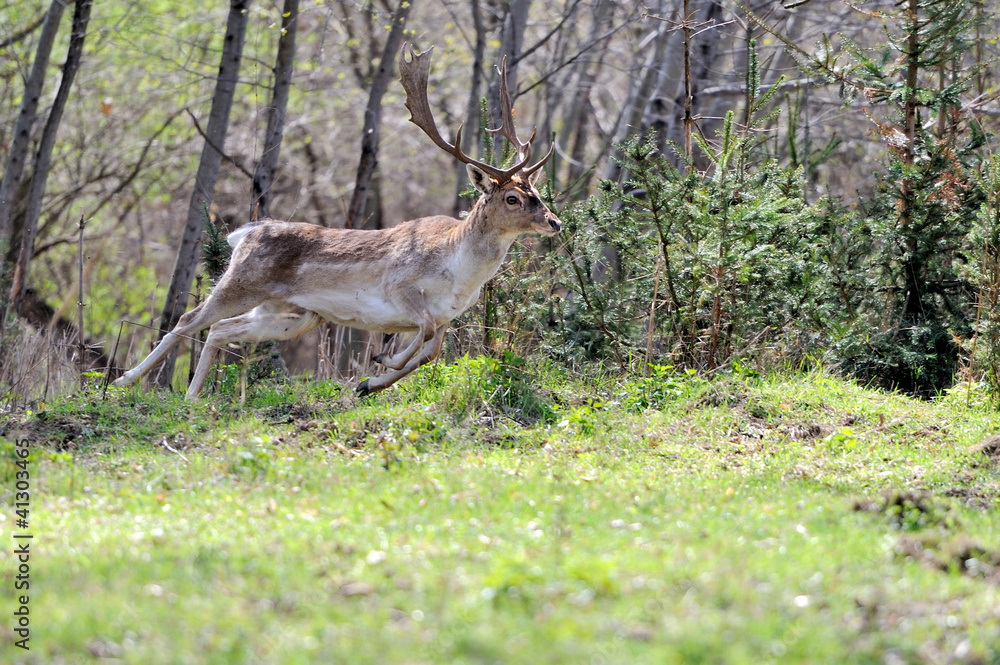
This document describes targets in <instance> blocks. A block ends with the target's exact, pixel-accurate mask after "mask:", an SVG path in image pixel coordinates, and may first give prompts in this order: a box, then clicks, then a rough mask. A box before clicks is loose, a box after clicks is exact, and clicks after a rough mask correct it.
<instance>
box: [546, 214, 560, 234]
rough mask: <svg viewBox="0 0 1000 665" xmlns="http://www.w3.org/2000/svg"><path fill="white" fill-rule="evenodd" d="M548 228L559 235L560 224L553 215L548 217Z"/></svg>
mask: <svg viewBox="0 0 1000 665" xmlns="http://www.w3.org/2000/svg"><path fill="white" fill-rule="evenodd" d="M549 226H551V227H552V230H553V231H555V232H556V233H559V231H560V229H562V222H560V221H559V218H558V217H555V216H554V215H553V216H550V217H549Z"/></svg>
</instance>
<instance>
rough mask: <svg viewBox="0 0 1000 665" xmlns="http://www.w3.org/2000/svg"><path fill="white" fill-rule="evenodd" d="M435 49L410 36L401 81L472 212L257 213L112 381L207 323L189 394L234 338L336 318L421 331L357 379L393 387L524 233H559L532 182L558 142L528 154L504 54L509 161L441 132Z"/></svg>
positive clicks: (438, 344) (413, 116)
mask: <svg viewBox="0 0 1000 665" xmlns="http://www.w3.org/2000/svg"><path fill="white" fill-rule="evenodd" d="M407 48H409V57H407ZM433 48H434V47H433V46H431V47H430V48H428V49H427V50H426V51H423V52H416V51H414V48H413V46H412V45H407V44H404V45H403V47H402V49H401V50H400V54H399V58H398V60H399V74H400V82H401V83H402V85H403V89H404V91H405V93H406V101H405V106H406V108H407V110H408V111H409V112H410V118H409V121H410V122H412V123H414V124H415V125H416V126H417V127H419V128H420V129H421V130H422V131H423V133H424V134H426V135H427V136H428V137H429V138H430V139H431V141H432V142H433V143H434V144H435V145H436V146H437V147H438V148H440V149H441V150H443V151H444V152H445V153H447V154H449V155H451V156H453V157H454V158H455V159H456V160H458V161H459V162H461V163H464V164H465V165H466V170H467V171H468V175H469V180H470V181H471V183H472V185H473V186H474V187H475V189H476V190H478V192H479V198H478V200H477V201H476V202H475V204H474V205H473V206H472V209H471V210H470V211H469V213H468V214H467V215H466V216H465V218H464V219H456V218H454V217H450V216H445V215H434V216H429V217H421V218H419V219H414V220H410V221H406V222H402V223H400V224H398V225H396V226H393V227H390V228H386V229H345V228H326V227H321V226H318V225H314V224H308V223H301V222H291V221H280V220H273V219H268V220H260V221H258V222H251V223H248V224H246V225H244V226H242V227H240V228H238V229H236V230H235V231H233V232H232V233H230V234H229V235H228V236H227V241H228V242H229V244H230V245H231V246H232V248H233V249H232V256H231V258H230V263H229V267H228V268H227V269H226V271H225V272H224V273H223V274H222V276H221V277H220V278H219V280H218V282H217V283H216V285H215V288H214V289H213V290H212V292H211V294H210V295H209V296H208V297H207V298H206V299H205V300H204V301H203V302H202V303H201V304H199V305H198V306H197V307H195V308H194V309H192V310H191V311H189V312H187V313H185V314H184V315H183V316H181V318H180V319H179V320H178V322H177V325H176V326H175V327H174V328H173V329H172V330H171V331H170V332H169V333H167V334H166V335H165V336H164V337H163V338H162V339H161V340H160V342H159V343H158V344H157V345H156V347H155V348H154V349H153V350H152V351H151V352H150V353H149V355H148V356H146V358H145V359H144V360H142V362H140V363H139V364H138V365H137V366H136V367H134V368H133V369H131V370H129V371H127V372H125V373H124V374H123V375H122V376H121V377H120V378H119V379H118V380H117V381H115V384H114V385H116V386H126V385H129V384H132V383H135V382H136V381H138V380H140V379H141V378H142V377H143V376H145V375H146V374H148V373H149V372H150V371H151V370H152V369H153V368H154V367H155V366H156V365H158V364H159V363H160V362H161V361H162V360H163V358H164V357H166V355H167V354H168V353H169V352H170V350H171V349H173V348H174V347H175V346H177V345H178V344H180V343H181V342H182V341H183V340H184V339H190V338H193V336H194V335H196V334H197V333H198V332H200V331H202V330H204V329H205V328H208V329H209V333H208V337H207V339H206V340H205V345H204V350H203V352H202V354H201V358H200V360H199V361H198V366H197V368H196V369H195V372H194V375H193V377H192V379H191V382H190V384H189V385H188V389H187V393H186V398H187V399H188V400H195V399H197V396H198V394H199V392H200V391H201V389H202V387H203V386H204V384H205V381H206V379H207V377H208V375H209V372H210V370H211V367H212V365H213V363H214V362H215V357H216V355H217V354H218V352H219V351H221V350H223V349H225V348H226V347H227V345H228V344H230V343H233V342H262V341H268V340H286V339H294V338H296V337H299V336H300V335H303V334H305V333H306V332H309V331H310V330H312V329H314V328H316V327H317V326H318V325H319V324H320V323H322V322H324V321H330V322H333V323H336V324H340V325H343V326H349V327H352V328H359V329H362V330H369V331H375V332H382V333H406V334H409V335H412V338H410V339H409V342H408V343H407V344H406V345H405V346H404V347H403V348H402V349H400V350H399V351H397V352H395V353H380V354H378V355H376V356H374V357H373V358H372V360H373V361H374V362H376V363H378V364H380V365H382V366H383V367H384V368H385V369H386V370H387V371H385V372H383V373H381V374H379V375H377V376H373V377H368V378H365V379H363V380H362V381H360V382H359V383H358V384H357V386H356V388H355V389H356V391H357V393H358V394H359V395H361V396H364V395H368V394H370V393H374V392H377V391H381V390H385V389H386V388H388V387H390V386H392V385H393V384H394V383H396V382H397V381H399V380H400V379H402V378H403V377H405V376H407V375H408V374H410V373H412V372H413V371H415V370H416V369H417V368H418V367H420V366H422V365H425V364H427V363H429V362H431V361H433V360H435V359H436V358H437V357H438V356H439V355H440V353H441V349H442V346H443V344H444V339H445V333H446V331H447V329H448V326H449V324H450V323H451V321H452V320H453V319H455V318H456V317H458V316H460V315H461V314H462V313H464V312H465V311H466V310H468V309H469V308H470V307H471V306H472V305H473V304H474V303H475V302H476V301H477V300H478V299H479V294H480V290H481V289H482V287H483V285H484V284H485V283H486V282H487V281H488V280H490V279H491V278H492V277H493V276H494V275H495V274H496V273H497V271H498V270H499V268H500V265H501V263H502V262H503V260H504V257H505V256H506V255H507V251H508V250H509V249H510V246H511V245H512V244H513V243H514V241H515V239H517V238H518V237H519V236H522V235H525V234H535V235H541V236H554V235H556V234H558V233H559V231H560V229H561V227H562V222H561V221H560V220H559V218H558V217H557V216H556V215H555V214H554V213H553V212H552V211H551V210H549V208H548V207H547V206H546V205H545V203H544V202H543V201H542V198H541V195H540V194H539V192H538V190H537V189H536V188H535V181H536V179H537V177H538V175H539V174H540V172H541V168H542V166H544V165H545V163H546V162H547V161H548V160H549V158H551V156H552V152H553V148H554V146H550V148H549V150H548V152H547V153H546V154H545V156H544V157H543V158H542V159H541V160H539V161H538V162H536V163H534V164H532V165H530V166H529V165H528V164H529V162H530V161H531V149H532V144H533V143H534V141H535V137H536V134H537V129H536V130H534V131H532V133H531V136H530V137H529V138H528V140H527V141H521V140H520V139H519V138H518V135H517V130H516V128H515V126H514V112H513V107H512V104H511V99H510V94H509V91H508V89H507V63H506V58H505V59H504V60H503V62H502V63H501V66H500V67H498V68H497V72H498V74H499V77H500V85H499V93H500V94H499V102H500V104H499V105H500V109H499V115H500V126H499V127H497V128H487V131H489V132H490V133H492V134H497V135H500V136H502V137H503V138H505V139H506V140H507V141H509V142H510V144H511V146H512V148H513V149H515V150H516V156H515V158H514V162H513V164H512V165H511V166H509V167H508V168H500V167H496V166H492V165H490V164H488V163H486V162H483V161H479V160H476V159H473V158H471V157H469V156H467V155H466V154H465V153H464V152H463V151H462V149H461V145H462V129H463V127H462V126H459V128H458V130H457V131H456V133H455V140H454V143H449V142H448V141H447V140H445V139H444V137H442V136H441V134H440V132H439V131H438V129H437V125H436V124H435V122H434V118H433V115H432V113H431V107H430V103H429V102H428V99H427V84H428V78H429V74H430V56H431V52H432V51H433ZM403 341H404V342H406V337H404V339H403Z"/></svg>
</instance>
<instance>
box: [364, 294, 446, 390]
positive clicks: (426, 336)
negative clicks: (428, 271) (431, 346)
mask: <svg viewBox="0 0 1000 665" xmlns="http://www.w3.org/2000/svg"><path fill="white" fill-rule="evenodd" d="M393 302H394V304H395V305H396V306H397V307H399V308H400V309H402V310H403V311H405V312H406V313H407V314H408V315H409V316H410V317H411V318H412V319H413V322H414V323H416V324H417V332H416V334H415V335H414V336H413V339H412V340H411V341H410V343H409V344H407V345H406V348H404V349H403V350H402V351H400V352H399V353H396V354H394V355H389V354H386V353H380V354H378V355H377V356H375V357H374V358H372V360H374V361H375V362H377V363H380V364H382V365H385V366H386V367H388V368H389V369H395V370H401V369H403V367H405V366H406V365H407V363H409V362H410V359H411V358H413V356H414V355H415V354H416V353H417V351H418V350H420V349H421V347H423V346H424V345H425V344H426V343H427V342H428V341H429V340H431V339H433V337H434V335H435V331H436V330H437V325H436V324H435V323H434V317H432V316H431V313H430V311H428V309H427V301H426V300H425V299H424V292H423V290H422V289H418V288H416V287H414V286H410V287H406V288H403V289H400V291H399V293H398V295H397V296H396V297H395V298H393ZM410 371H413V370H410Z"/></svg>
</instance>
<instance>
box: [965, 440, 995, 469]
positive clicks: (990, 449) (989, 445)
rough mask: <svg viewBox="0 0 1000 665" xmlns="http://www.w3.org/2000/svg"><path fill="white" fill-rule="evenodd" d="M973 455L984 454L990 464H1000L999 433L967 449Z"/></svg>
mask: <svg viewBox="0 0 1000 665" xmlns="http://www.w3.org/2000/svg"><path fill="white" fill-rule="evenodd" d="M969 452H971V453H972V454H973V455H974V456H978V455H982V456H984V457H985V458H986V459H987V460H988V461H989V463H990V464H993V465H1000V435H996V436H991V437H990V438H988V439H986V440H984V441H980V442H979V443H977V444H976V445H974V446H972V447H971V448H970V449H969Z"/></svg>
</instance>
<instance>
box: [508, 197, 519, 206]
mask: <svg viewBox="0 0 1000 665" xmlns="http://www.w3.org/2000/svg"><path fill="white" fill-rule="evenodd" d="M507 205H512V206H516V205H517V197H516V196H514V195H510V196H508V197H507Z"/></svg>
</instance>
